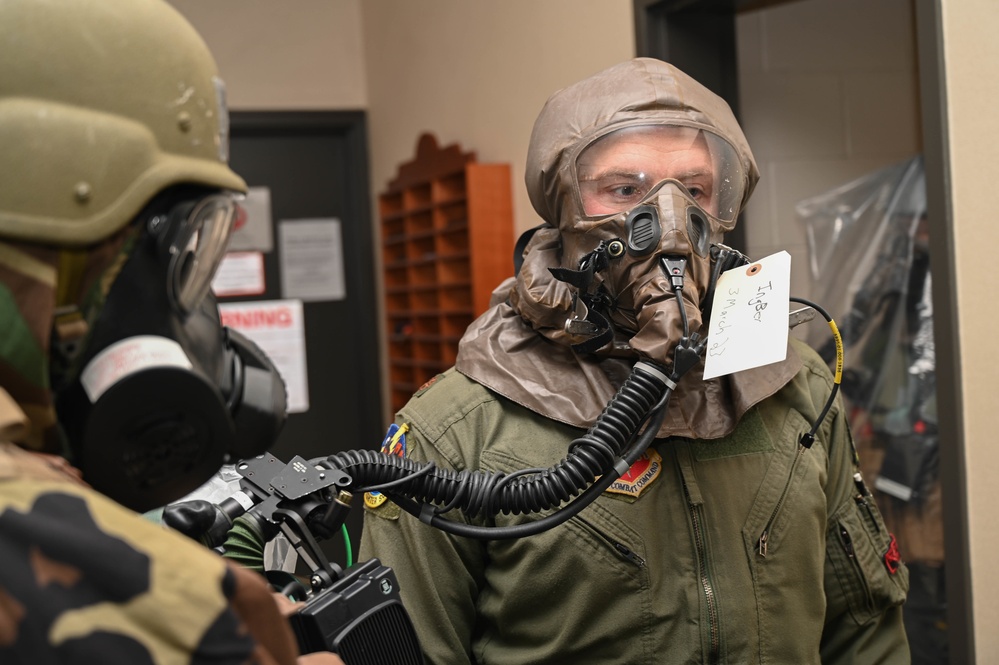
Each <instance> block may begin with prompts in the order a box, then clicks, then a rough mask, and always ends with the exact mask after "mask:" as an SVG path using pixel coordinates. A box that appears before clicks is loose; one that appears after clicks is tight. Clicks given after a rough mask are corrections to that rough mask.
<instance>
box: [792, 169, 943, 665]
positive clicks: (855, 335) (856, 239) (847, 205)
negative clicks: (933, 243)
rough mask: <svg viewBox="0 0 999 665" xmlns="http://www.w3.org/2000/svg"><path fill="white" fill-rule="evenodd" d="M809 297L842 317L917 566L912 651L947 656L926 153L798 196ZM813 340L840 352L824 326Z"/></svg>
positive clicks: (859, 398) (860, 397) (870, 457)
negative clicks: (810, 194) (809, 195)
mask: <svg viewBox="0 0 999 665" xmlns="http://www.w3.org/2000/svg"><path fill="white" fill-rule="evenodd" d="M796 213H797V216H798V218H799V220H800V221H801V222H802V223H803V224H804V226H805V232H806V236H807V241H808V249H809V273H810V276H811V278H812V284H811V294H812V300H814V301H815V302H817V303H819V304H821V305H822V306H823V307H825V308H826V309H827V310H828V311H829V313H830V314H831V315H832V316H833V318H834V319H835V320H836V322H837V325H838V326H839V328H840V332H841V334H842V336H843V346H844V350H845V360H844V372H843V383H842V391H843V396H844V399H845V401H846V403H847V407H848V409H849V413H850V424H851V429H852V431H853V434H854V438H855V440H856V443H857V449H858V452H859V454H860V458H861V469H862V470H863V473H864V476H865V479H866V480H867V482H868V484H869V485H870V486H873V487H874V488H875V493H876V496H877V499H878V504H879V507H880V508H881V511H882V513H883V515H884V517H885V521H886V523H887V525H888V528H889V529H890V530H891V531H892V532H893V533H894V534H895V535H896V538H897V539H898V543H899V549H900V551H901V553H902V558H903V559H904V560H905V561H906V563H907V564H908V566H909V570H910V576H911V580H912V582H911V584H912V589H911V591H910V595H909V599H908V600H907V602H906V606H905V622H906V629H907V633H908V635H909V639H910V642H911V644H912V647H913V648H912V653H913V663H917V664H922V663H925V664H927V665H928V664H930V663H934V664H935V663H946V662H947V649H946V598H945V594H944V577H943V572H944V568H943V565H944V560H943V559H944V555H943V523H942V514H941V509H940V482H939V473H938V450H939V447H938V446H939V444H940V441H939V437H938V431H937V415H936V373H935V367H936V360H935V354H934V346H933V306H932V299H931V289H930V284H931V274H930V247H929V242H928V233H927V216H926V180H925V176H924V170H923V160H922V158H921V157H915V158H913V159H911V160H908V161H906V162H903V163H900V164H896V165H893V166H890V167H888V168H885V169H882V170H879V171H876V172H874V173H871V174H868V175H866V176H864V177H862V178H859V179H857V180H854V181H852V182H849V183H846V184H844V185H842V186H840V187H837V188H835V189H833V190H831V191H829V192H826V193H824V194H821V195H819V196H815V197H813V198H810V199H807V200H804V201H800V202H799V203H798V204H797V206H796ZM808 335H809V336H810V337H809V339H808V341H809V342H810V343H811V344H812V345H813V346H814V347H815V348H816V349H818V350H819V352H820V354H821V355H822V356H823V358H824V359H825V360H826V361H827V362H830V363H832V362H833V361H834V359H835V347H834V343H833V342H832V341H831V340H830V336H829V334H828V331H827V330H823V329H822V327H820V326H811V327H809V331H808Z"/></svg>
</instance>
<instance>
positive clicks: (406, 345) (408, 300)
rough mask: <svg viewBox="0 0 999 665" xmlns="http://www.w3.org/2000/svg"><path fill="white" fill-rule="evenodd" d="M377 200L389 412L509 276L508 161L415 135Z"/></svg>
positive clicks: (451, 356)
mask: <svg viewBox="0 0 999 665" xmlns="http://www.w3.org/2000/svg"><path fill="white" fill-rule="evenodd" d="M378 205H379V218H380V222H381V237H382V241H381V245H382V249H381V251H382V265H383V270H384V289H385V292H384V298H385V313H386V319H387V320H386V325H387V342H388V343H387V349H386V355H387V358H388V371H389V386H390V393H391V399H390V405H391V408H392V411H393V412H394V411H396V410H398V409H399V408H401V407H402V406H403V405H404V404H405V403H406V401H407V400H408V399H409V398H410V397H411V396H412V394H413V393H414V392H415V391H416V390H417V389H419V387H420V386H421V385H423V384H424V383H426V382H427V381H428V380H430V379H431V378H433V377H434V376H436V375H437V374H439V373H440V372H443V371H444V370H446V369H447V368H448V367H450V366H452V365H453V364H454V361H455V358H456V357H457V353H458V341H459V340H460V339H461V336H462V334H463V333H464V332H465V328H467V327H468V325H469V324H470V323H471V322H472V321H473V320H474V319H475V317H477V316H479V315H480V314H482V313H483V312H484V311H486V309H487V308H488V306H489V298H490V296H491V294H492V291H493V289H495V288H496V286H498V285H499V283H500V282H502V281H503V280H504V279H506V278H507V277H509V276H510V275H512V274H513V244H514V239H513V203H512V197H511V187H510V165H509V164H479V163H477V162H476V161H475V153H474V152H462V151H461V148H460V147H459V146H457V145H450V146H447V147H445V148H440V147H438V145H437V139H436V138H435V137H434V136H433V135H432V134H423V135H422V136H421V137H420V139H419V141H418V143H417V148H416V156H415V158H414V159H413V160H412V161H409V162H405V163H403V164H401V165H400V166H399V171H398V173H397V175H396V177H395V178H394V179H393V180H392V181H391V182H390V183H389V184H388V187H387V188H386V190H385V191H384V192H382V193H381V194H380V195H379V197H378Z"/></svg>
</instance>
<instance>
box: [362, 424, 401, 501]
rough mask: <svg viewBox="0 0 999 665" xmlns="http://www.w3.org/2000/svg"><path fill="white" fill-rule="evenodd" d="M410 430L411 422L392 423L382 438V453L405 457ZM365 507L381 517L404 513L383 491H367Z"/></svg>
mask: <svg viewBox="0 0 999 665" xmlns="http://www.w3.org/2000/svg"><path fill="white" fill-rule="evenodd" d="M408 431H409V423H403V424H402V425H397V424H395V423H392V424H391V425H389V428H388V431H387V432H386V433H385V438H384V439H382V448H381V450H382V453H384V454H385V455H394V456H395V457H405V456H406V432H408ZM364 508H365V509H366V510H368V511H370V512H372V513H374V514H375V515H378V516H379V517H384V518H385V519H389V520H395V519H399V514H400V513H402V509H401V508H400V507H399V506H397V505H396V504H395V503H393V502H392V501H390V500H389V498H388V497H387V496H385V495H384V494H382V493H381V492H365V493H364Z"/></svg>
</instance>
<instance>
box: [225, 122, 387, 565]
mask: <svg viewBox="0 0 999 665" xmlns="http://www.w3.org/2000/svg"><path fill="white" fill-rule="evenodd" d="M231 134H232V136H231V148H230V163H231V165H232V168H233V170H235V171H236V172H237V173H239V174H240V175H241V176H243V178H244V179H245V180H246V181H247V184H248V185H249V186H250V187H267V188H269V190H270V209H271V224H272V227H273V236H274V248H273V251H270V252H267V253H265V254H264V256H263V263H264V274H265V282H266V288H265V290H264V292H263V293H261V294H259V295H255V296H253V297H239V298H220V301H221V302H223V303H225V302H232V301H250V300H280V299H282V297H283V296H282V293H283V292H282V284H281V267H280V265H279V260H280V259H279V257H280V252H279V247H278V243H279V231H278V227H279V226H280V225H281V223H282V222H283V221H287V220H302V219H330V218H335V219H337V220H339V222H340V229H341V242H342V249H343V252H342V253H343V275H344V284H345V289H344V290H345V293H346V297H345V298H343V299H337V300H322V301H314V302H313V301H306V302H304V303H303V315H304V329H305V353H306V360H307V363H306V370H307V375H308V402H309V406H308V410H306V411H304V412H300V413H292V414H291V415H290V416H289V419H288V422H287V425H286V426H285V428H284V430H283V431H282V433H281V436H280V438H279V439H278V442H277V444H276V445H275V446H274V447H273V448H272V449H271V452H272V453H273V454H274V455H275V456H276V457H278V458H279V459H280V460H282V461H288V460H290V459H291V458H292V457H294V456H295V455H300V456H302V457H303V458H305V459H311V458H314V457H320V456H326V455H329V454H330V453H333V452H336V451H341V450H352V449H359V448H367V449H377V448H378V446H379V445H380V443H381V435H382V434H383V433H384V427H385V423H384V422H383V415H382V414H383V411H382V408H381V390H380V382H379V363H378V334H377V331H378V328H377V307H376V303H377V300H376V298H377V293H376V290H375V286H374V284H375V281H374V261H373V255H372V252H373V249H372V248H373V242H372V229H371V214H370V198H369V191H370V188H369V185H368V158H367V128H366V120H365V114H364V113H363V112H361V111H336V112H234V113H233V114H232V128H231ZM347 527H348V530H349V532H350V536H351V540H352V541H353V543H354V544H355V549H356V544H357V543H358V542H359V540H360V534H361V509H360V506H355V509H354V510H352V511H351V514H350V516H349V517H348V521H347ZM334 541H335V542H327V543H324V544H323V547H324V549H325V550H327V551H328V552H327V553H328V556H330V558H331V560H334V561H335V562H337V563H340V564H343V563H344V562H345V558H344V553H343V550H342V549H341V548H342V544H341V543H340V539H339V538H336V539H334Z"/></svg>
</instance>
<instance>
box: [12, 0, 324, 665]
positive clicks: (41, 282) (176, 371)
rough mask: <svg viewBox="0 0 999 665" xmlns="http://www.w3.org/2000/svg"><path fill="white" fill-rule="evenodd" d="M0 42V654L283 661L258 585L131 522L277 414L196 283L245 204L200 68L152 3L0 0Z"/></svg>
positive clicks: (275, 620) (196, 54) (284, 636)
mask: <svg viewBox="0 0 999 665" xmlns="http://www.w3.org/2000/svg"><path fill="white" fill-rule="evenodd" d="M0 35H2V39H0V173H2V174H3V175H2V177H0V661H2V662H4V663H27V662H31V661H35V660H38V661H40V662H61V663H71V662H72V663H114V662H121V663H130V664H134V663H152V662H157V663H165V662H174V663H187V662H191V663H194V662H199V663H201V662H227V663H242V662H250V661H253V662H267V663H272V662H273V663H293V662H295V659H296V657H297V651H298V649H297V646H296V644H295V642H294V639H293V637H292V634H291V631H290V629H289V627H288V625H287V623H285V621H284V620H283V619H282V618H281V615H280V613H279V609H278V605H277V604H276V602H275V598H274V597H273V596H272V594H271V593H270V592H269V590H268V588H267V586H266V585H265V583H264V582H263V581H262V579H261V578H259V577H258V576H256V574H255V573H250V572H247V571H244V570H240V569H237V568H236V567H235V566H231V565H227V564H226V563H224V562H223V560H222V559H221V558H220V557H217V556H216V555H215V554H213V553H212V552H210V551H209V550H207V549H205V548H203V547H201V546H199V545H197V544H196V543H194V542H192V541H190V540H189V539H187V538H185V537H184V536H181V535H179V534H177V533H175V532H173V531H170V530H168V529H166V528H165V527H163V526H161V525H158V524H156V523H154V522H153V521H151V520H149V519H146V518H144V517H143V516H140V515H139V514H137V513H136V512H133V511H147V510H150V509H152V508H155V507H158V506H162V505H164V504H166V503H167V502H169V501H172V500H175V499H177V498H179V497H181V496H183V495H184V494H186V493H187V492H190V491H191V490H193V489H195V488H197V487H198V486H200V485H201V484H202V483H204V482H205V481H206V480H207V479H208V478H209V477H210V476H211V475H212V474H213V473H215V472H216V471H217V470H218V469H219V467H220V466H221V464H222V463H223V461H224V460H226V459H229V458H237V457H245V456H250V455H255V454H259V453H261V452H263V451H264V450H265V449H266V448H267V447H268V446H269V445H270V444H271V443H272V442H273V441H274V439H275V437H276V435H277V432H278V430H279V428H280V426H281V425H282V423H283V421H284V418H285V393H284V386H283V383H282V381H281V379H280V377H279V376H278V374H277V372H276V370H275V368H274V366H273V365H272V364H271V362H270V361H269V360H268V359H267V357H266V356H265V355H264V354H263V353H261V352H260V351H259V350H258V349H256V348H255V347H254V346H253V345H252V344H251V343H249V342H248V341H247V340H245V339H244V338H242V337H240V336H239V335H238V334H237V333H235V332H234V331H231V330H227V329H223V327H222V326H221V324H220V319H219V315H218V311H217V307H216V304H215V301H214V298H213V296H212V294H211V291H210V285H211V280H212V277H213V275H214V273H215V271H216V269H217V267H218V264H219V262H220V260H221V258H222V255H223V252H224V250H225V246H226V242H227V239H228V237H229V234H230V231H231V229H232V222H233V219H234V213H235V211H236V206H237V199H238V197H239V196H240V195H241V193H243V192H245V190H246V185H245V183H244V182H243V180H242V179H240V178H239V176H237V175H236V174H235V173H233V172H232V171H231V170H230V169H229V167H228V165H227V157H228V155H227V149H228V126H227V123H228V114H227V113H228V112H227V109H226V106H225V95H224V92H225V90H224V87H223V84H222V81H221V79H219V78H218V75H217V71H216V67H215V63H214V61H213V60H212V57H211V55H210V53H209V52H208V50H207V48H206V47H205V44H204V43H203V42H202V41H201V39H200V37H199V36H198V35H197V33H196V32H195V31H194V29H193V28H192V27H191V26H190V25H189V24H188V23H187V22H186V21H185V20H184V19H183V18H182V17H181V16H180V15H179V14H178V13H177V12H176V11H175V10H174V9H172V8H171V7H170V6H169V5H168V4H166V3H165V2H161V1H160V0H66V1H64V2H37V1H36V0H11V1H9V2H4V3H0ZM312 658H313V659H315V660H314V662H340V661H339V659H337V658H336V657H335V656H333V655H332V654H320V655H317V656H313V657H312Z"/></svg>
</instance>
